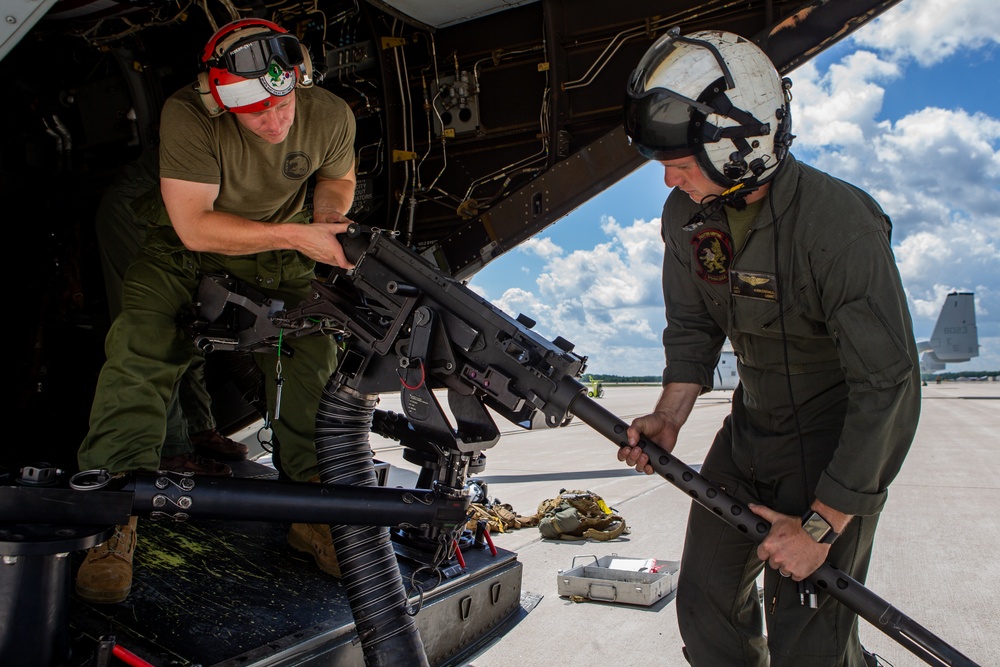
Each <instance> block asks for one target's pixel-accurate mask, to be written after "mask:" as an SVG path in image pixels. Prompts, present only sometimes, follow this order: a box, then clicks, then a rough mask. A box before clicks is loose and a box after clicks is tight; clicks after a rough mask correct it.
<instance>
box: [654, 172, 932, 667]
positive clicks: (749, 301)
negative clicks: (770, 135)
mask: <svg viewBox="0 0 1000 667" xmlns="http://www.w3.org/2000/svg"><path fill="white" fill-rule="evenodd" d="M699 208H700V207H699V206H698V205H697V204H695V203H694V202H692V201H691V200H690V198H688V197H687V195H685V194H684V193H683V192H680V191H676V190H675V191H674V192H673V193H672V194H671V195H670V197H669V198H668V199H667V202H666V204H665V206H664V210H663V216H662V221H663V237H664V241H665V243H666V251H665V255H664V269H663V289H664V296H665V302H666V315H667V327H666V328H665V329H664V333H663V341H664V350H665V356H666V367H665V369H664V372H663V382H664V384H668V383H671V382H685V383H695V384H700V385H702V386H703V387H704V390H705V391H707V390H709V389H711V387H712V376H713V371H714V369H715V366H716V365H717V363H718V360H719V356H720V351H721V348H722V345H723V343H724V341H725V339H726V338H727V337H728V338H729V340H730V342H731V343H732V346H733V350H734V352H735V353H736V357H737V361H738V369H739V374H740V386H739V388H737V390H736V391H735V392H734V394H733V407H732V412H731V414H730V415H728V416H727V417H726V419H725V422H724V424H723V427H722V429H721V430H720V431H719V433H718V434H717V436H716V438H715V441H714V443H713V445H712V448H711V450H710V451H709V454H708V455H707V457H706V459H705V462H704V464H703V467H702V473H703V474H704V475H705V476H706V477H707V478H709V479H711V480H713V481H715V482H717V483H719V484H720V485H722V486H723V487H725V488H726V490H727V491H728V492H729V493H731V494H732V495H734V496H735V497H737V498H738V499H740V500H742V501H744V502H756V503H761V504H764V505H767V506H769V507H771V508H773V509H775V510H777V511H779V512H782V513H785V514H790V515H796V516H801V515H803V514H804V513H805V511H806V509H807V508H808V507H809V505H810V503H811V502H812V501H813V499H814V498H819V499H820V500H821V501H823V502H824V503H826V504H827V505H829V506H831V507H833V508H834V509H837V510H839V511H842V512H845V513H849V514H854V515H856V516H855V518H854V519H853V520H852V521H851V523H850V524H849V526H848V529H847V530H846V531H845V533H844V534H843V535H841V537H840V538H839V539H838V540H837V541H836V542H835V543H834V544H833V546H832V548H831V550H830V554H829V561H830V562H832V563H833V564H834V565H835V566H836V567H838V568H840V569H841V570H843V571H845V572H847V573H849V574H850V575H851V576H852V577H854V578H855V579H857V580H858V581H861V582H863V581H864V580H865V575H866V574H867V569H868V562H869V558H870V555H871V547H872V541H873V539H874V534H875V525H876V524H877V519H878V513H879V511H880V510H881V508H882V506H883V505H884V503H885V499H886V493H887V491H886V489H887V487H888V485H889V483H890V482H891V481H892V480H893V478H894V477H895V475H896V473H897V472H898V471H899V468H900V465H901V464H902V462H903V459H904V457H905V455H906V453H907V451H908V449H909V446H910V443H911V441H912V438H913V434H914V432H915V430H916V426H917V419H918V416H919V410H920V394H919V392H920V381H919V363H918V360H917V352H916V345H915V342H914V339H913V329H912V324H911V321H910V316H909V312H908V310H907V305H906V296H905V294H904V292H903V289H902V285H901V283H900V279H899V275H898V271H897V269H896V265H895V260H894V258H893V255H892V249H891V246H890V241H889V236H890V231H891V225H890V222H889V219H888V217H887V216H885V214H884V213H883V212H882V210H881V209H880V208H879V206H878V204H877V203H875V202H874V201H873V200H872V199H871V197H869V196H868V195H867V194H865V193H864V192H862V191H861V190H859V189H857V188H855V187H853V186H851V185H849V184H847V183H844V182H842V181H839V180H837V179H835V178H832V177H830V176H828V175H827V174H824V173H822V172H820V171H817V170H815V169H813V168H810V167H808V166H806V165H802V164H800V163H798V162H797V161H796V160H795V159H794V158H793V157H792V156H790V155H789V156H788V157H787V158H786V159H785V160H784V162H783V164H782V166H781V167H780V169H779V172H778V173H777V175H776V176H775V178H774V179H773V181H772V183H771V189H770V191H769V193H768V194H767V195H766V198H765V199H764V205H763V206H762V207H761V209H760V212H759V213H758V215H757V217H756V219H755V220H754V221H753V223H752V224H751V226H750V231H749V232H748V233H747V236H746V239H745V241H744V243H743V244H742V247H740V248H739V249H738V250H737V251H734V250H733V248H732V245H733V244H732V241H731V236H730V232H729V227H728V223H727V220H726V217H725V215H724V214H722V213H720V214H718V215H716V216H715V217H713V218H711V219H709V220H707V221H705V222H704V224H702V225H699V226H697V227H694V228H693V229H688V230H685V229H684V227H685V226H688V223H689V221H690V220H691V219H692V217H693V216H694V215H695V213H696V211H698V210H699ZM776 257H777V258H778V265H777V266H776V265H775V258H776ZM786 369H787V373H786ZM793 397H794V398H793ZM803 471H805V479H803ZM756 546H757V545H756V544H755V543H753V542H751V541H749V540H747V539H745V538H744V537H743V536H742V535H741V534H740V533H738V531H735V530H733V529H732V528H731V527H729V526H728V525H727V524H725V523H724V522H722V521H720V520H719V519H718V518H717V517H715V516H714V515H712V513H711V512H710V511H708V510H705V509H704V508H702V507H701V506H700V505H698V504H696V503H695V504H692V509H691V513H690V518H689V522H688V530H687V536H686V540H685V547H684V555H683V560H682V563H681V568H680V575H679V576H680V579H679V583H678V593H677V615H678V623H679V626H680V629H681V636H682V637H683V639H684V641H685V644H686V648H687V651H688V654H689V655H690V658H691V660H692V662H693V664H695V665H710V666H714V665H755V666H757V665H761V666H762V665H767V664H768V660H770V664H771V665H772V666H775V667H777V666H780V665H796V666H801V665H806V666H808V665H817V666H820V665H822V666H824V667H826V666H830V665H849V666H852V667H853V666H855V665H858V666H860V665H862V664H863V662H862V657H861V651H860V643H859V641H858V630H857V617H856V615H855V614H853V612H850V611H848V610H847V609H846V608H845V607H844V606H843V605H841V604H840V603H839V602H837V601H835V600H833V599H832V598H830V597H829V596H826V595H822V594H821V595H820V600H821V603H820V605H819V608H818V609H815V610H813V609H810V608H808V607H803V606H800V604H799V598H798V591H797V590H796V584H795V583H794V582H793V581H792V580H790V579H782V578H781V577H779V576H778V574H777V573H776V572H775V571H773V570H771V568H766V569H765V575H764V588H765V590H764V616H765V620H766V622H767V642H766V644H765V641H764V639H763V637H762V635H761V608H760V604H759V603H758V592H757V586H756V583H755V580H756V578H757V576H758V575H759V574H760V572H761V570H762V569H763V568H764V563H762V562H761V561H760V560H759V559H758V558H757V555H756ZM768 654H770V655H768Z"/></svg>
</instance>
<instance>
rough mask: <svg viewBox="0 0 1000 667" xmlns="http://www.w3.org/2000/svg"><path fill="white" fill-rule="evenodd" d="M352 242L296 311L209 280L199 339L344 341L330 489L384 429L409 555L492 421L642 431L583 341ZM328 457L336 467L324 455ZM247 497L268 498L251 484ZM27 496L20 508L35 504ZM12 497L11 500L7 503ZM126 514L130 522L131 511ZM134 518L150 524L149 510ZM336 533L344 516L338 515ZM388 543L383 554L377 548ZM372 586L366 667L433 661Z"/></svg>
mask: <svg viewBox="0 0 1000 667" xmlns="http://www.w3.org/2000/svg"><path fill="white" fill-rule="evenodd" d="M343 244H344V248H345V252H346V253H347V256H348V258H350V259H351V261H353V262H354V263H355V266H354V268H353V269H351V270H350V271H346V272H344V271H337V272H336V273H335V275H334V276H333V277H332V279H330V280H328V281H325V282H320V281H316V282H315V283H314V285H313V287H314V292H313V293H312V295H311V298H309V299H308V300H307V301H305V302H303V303H302V304H299V305H297V306H296V307H294V308H291V309H286V308H285V307H284V304H282V303H277V302H271V301H268V300H267V299H264V298H262V297H261V296H260V295H258V294H255V293H254V291H253V290H252V289H251V288H249V287H247V286H245V285H242V284H238V283H236V282H235V281H233V280H232V279H231V278H229V277H228V276H219V275H216V276H206V277H205V278H204V280H203V282H202V285H201V288H200V290H199V294H198V296H197V303H196V304H194V307H193V309H192V316H191V318H190V320H189V322H188V323H187V326H188V328H189V329H190V330H191V331H192V333H193V334H194V336H195V343H196V344H197V345H199V346H200V347H201V348H203V349H204V350H206V351H215V350H233V351H238V350H249V351H264V350H268V349H272V350H273V351H275V352H276V353H277V354H278V355H279V359H280V355H289V354H294V341H295V339H296V338H298V337H300V336H305V335H313V334H316V333H320V332H325V333H334V334H336V335H338V336H340V337H341V338H342V340H343V343H344V354H343V355H342V359H341V362H340V364H339V366H338V369H337V371H336V372H335V373H334V375H333V376H332V377H331V379H330V382H329V383H328V385H327V388H326V390H325V392H324V397H323V399H322V400H321V403H320V411H319V415H318V416H317V458H318V460H319V469H320V477H321V480H322V481H323V482H324V484H330V483H332V482H333V481H334V480H337V481H341V480H346V481H345V483H347V484H353V485H361V486H364V485H366V484H369V485H370V483H369V482H368V481H366V480H367V477H366V476H368V473H369V471H368V470H367V469H366V468H365V467H364V465H359V466H356V467H354V468H353V469H352V467H351V466H350V465H348V466H346V469H345V466H344V465H342V464H341V463H338V462H335V461H334V460H333V459H334V458H336V459H337V460H338V461H339V460H342V459H343V458H344V456H343V455H344V453H345V452H346V453H347V454H348V455H351V456H353V455H354V454H356V453H357V452H358V451H359V450H360V449H367V447H368V443H367V432H368V431H369V430H375V431H377V432H381V433H383V434H385V435H387V436H388V437H391V438H394V439H397V440H400V441H401V442H402V443H403V444H404V445H405V446H406V447H407V448H408V452H407V455H406V458H407V460H408V461H411V462H415V463H418V464H419V465H420V466H421V467H422V472H421V475H420V478H419V480H418V484H417V486H418V487H419V488H420V489H426V490H428V491H429V493H427V494H426V497H424V498H422V499H420V502H423V503H425V504H426V505H428V507H427V508H426V511H425V512H424V514H423V515H422V517H421V519H420V520H418V521H411V522H408V523H407V524H406V525H405V526H403V527H401V528H400V527H397V528H396V530H397V533H396V534H395V535H393V538H394V539H395V541H396V542H397V545H402V547H403V548H404V549H412V550H413V552H414V553H417V554H419V553H433V554H434V555H433V557H432V558H430V559H429V560H431V561H432V562H434V563H440V562H441V559H442V556H443V555H447V552H448V550H449V549H450V547H451V545H452V544H453V543H454V542H453V536H454V534H455V531H456V529H457V527H458V525H459V524H458V522H457V521H456V517H457V513H456V511H455V510H456V509H461V508H464V507H465V506H466V505H467V492H466V491H465V482H466V477H467V476H468V474H469V473H470V472H475V471H477V470H479V469H482V467H483V465H484V464H483V461H484V457H485V455H484V453H483V452H484V451H485V450H487V449H489V448H490V447H492V446H493V445H495V444H496V443H497V441H498V440H499V431H498V429H497V427H496V424H495V423H494V421H493V418H492V416H491V414H490V410H492V411H493V412H495V413H496V414H499V415H500V416H502V417H503V418H505V419H507V420H508V421H510V422H512V423H514V424H517V425H519V426H522V427H523V428H542V427H548V428H554V427H559V426H562V425H565V424H566V423H568V422H569V421H570V420H571V419H572V418H573V417H577V418H579V419H580V420H581V421H583V422H584V423H586V424H588V425H589V426H591V427H592V428H593V429H595V430H596V431H597V432H598V433H600V434H601V435H603V436H605V437H606V438H608V439H609V440H610V441H611V442H613V443H615V444H616V445H618V446H619V447H621V446H624V445H625V444H626V436H625V431H626V429H627V424H625V423H624V422H623V421H622V420H620V419H619V418H617V417H616V416H615V415H613V414H612V413H610V412H608V411H607V410H605V409H604V408H602V407H601V406H600V405H598V403H597V402H596V401H595V400H594V399H592V398H589V397H588V396H587V388H586V386H585V385H584V384H582V383H581V382H580V380H579V378H580V377H581V375H582V373H583V371H584V369H585V367H586V361H587V359H586V357H583V356H580V355H578V354H576V353H575V352H574V351H573V345H572V344H571V343H569V342H568V341H566V340H564V339H562V338H557V339H555V340H554V341H549V340H547V339H546V338H544V337H542V336H540V335H538V334H536V333H535V332H534V331H533V330H532V327H533V326H534V323H533V322H532V321H531V320H530V319H529V318H527V317H524V316H518V317H517V318H512V317H510V316H508V315H507V314H505V313H504V312H502V311H500V310H499V309H497V308H496V307H494V306H493V305H492V304H490V303H489V302H488V301H486V300H485V299H483V298H481V297H479V296H478V295H476V294H475V293H474V292H473V291H472V290H470V289H468V288H467V287H466V286H465V285H463V284H461V283H460V282H458V281H456V280H454V279H452V278H451V277H449V276H447V275H445V274H443V273H442V272H440V271H439V270H438V269H437V268H435V267H434V266H433V265H432V264H431V263H430V262H429V261H428V260H427V259H426V258H424V257H422V256H420V255H419V254H417V253H415V252H414V251H412V250H411V249H409V248H407V247H406V246H404V245H402V244H401V243H399V242H397V241H396V240H395V238H394V236H393V235H392V234H391V233H387V232H383V231H380V230H377V229H366V228H363V227H361V226H360V225H353V226H352V227H351V229H350V231H349V234H348V235H347V236H346V237H345V238H344V239H343ZM436 389H441V390H445V391H446V393H447V399H448V404H449V408H450V412H451V418H452V421H449V418H448V416H447V415H446V413H445V410H444V409H443V407H442V406H441V405H440V403H439V402H438V400H437V396H436V394H435V390H436ZM397 391H398V392H400V394H401V399H402V400H401V404H402V406H403V411H404V413H405V415H395V414H393V413H385V412H380V411H377V410H375V405H376V403H377V395H378V394H380V393H390V392H391V393H394V392H397ZM362 436H363V437H362ZM639 444H640V446H641V447H642V448H644V449H645V451H646V452H647V453H648V454H649V455H650V463H651V465H652V467H653V469H654V470H655V471H656V472H657V473H658V474H659V475H661V476H662V477H664V478H665V479H666V480H667V481H669V482H670V483H671V484H673V485H674V486H676V487H677V488H679V489H681V490H682V491H683V492H685V493H686V494H687V495H689V496H690V497H691V498H692V500H694V501H695V502H698V503H700V504H701V505H703V506H705V507H706V508H708V509H709V510H711V511H712V512H713V513H714V514H716V515H717V516H718V517H719V518H720V519H722V520H724V521H726V522H727V523H729V524H730V525H731V526H732V527H734V528H735V529H737V530H739V531H740V532H741V533H743V534H744V535H746V537H747V538H748V539H750V540H752V541H754V542H758V543H759V542H761V541H763V539H764V538H765V537H766V535H767V533H768V531H769V530H770V525H769V524H768V522H766V521H764V520H762V519H760V518H759V517H757V516H756V515H754V514H753V513H752V512H751V511H750V510H749V508H748V507H746V505H744V504H743V503H741V502H740V501H738V500H736V499H735V498H733V497H731V496H729V495H728V494H727V493H726V492H725V491H724V490H723V489H722V488H721V487H719V486H717V485H716V484H714V483H712V482H710V481H708V480H707V479H705V478H704V477H702V476H701V475H700V474H699V473H698V472H697V471H695V470H694V469H693V468H691V467H689V466H687V465H686V464H684V463H683V462H682V461H680V460H678V459H677V458H676V457H674V456H673V455H672V454H669V453H667V452H665V451H663V450H662V449H660V448H659V447H657V446H656V445H654V444H653V443H651V442H648V441H646V440H641V441H640V443H639ZM328 450H334V451H335V454H334V455H328V454H325V453H324V452H327V451H328ZM369 459H370V451H369ZM345 470H346V474H345ZM158 483H159V482H158V481H157V479H155V478H146V477H145V476H141V475H140V476H138V477H137V478H136V480H135V482H134V484H133V486H132V487H130V488H131V489H132V491H131V493H133V494H134V495H135V496H136V497H139V496H142V497H145V496H150V497H151V498H155V497H157V492H156V490H155V489H154V488H151V487H150V485H152V486H153V487H155V486H156V485H157V484H158ZM209 486H210V487H218V488H219V489H221V490H222V495H221V496H220V497H219V498H218V502H215V501H214V500H213V503H212V504H211V507H212V511H213V513H212V514H211V516H226V513H227V510H226V507H225V504H226V499H225V497H224V496H226V495H227V494H228V493H229V492H228V491H227V490H226V486H227V482H225V481H213V482H212V483H211V484H210V485H209ZM241 490H243V491H246V492H248V493H252V492H253V490H252V489H251V488H250V487H247V488H246V489H242V488H241ZM23 491H24V490H23V489H22V490H21V493H20V494H14V495H18V496H19V497H20V498H22V499H23V498H24V497H25V496H24V493H23ZM137 491H139V492H141V493H136V492H137ZM286 491H287V492H288V493H289V494H291V496H292V497H291V498H289V500H288V502H289V503H290V505H289V509H288V511H287V512H286V513H284V514H282V515H281V516H282V518H286V519H291V520H321V519H320V514H317V513H315V512H313V513H311V514H310V515H309V516H308V517H305V516H299V515H298V514H299V512H300V508H299V507H295V506H294V505H295V504H297V503H299V502H300V501H302V500H305V501H306V502H307V504H308V497H299V496H298V494H297V492H295V491H294V490H293V489H291V488H290V489H287V490H286ZM385 491H388V490H385ZM338 492H339V491H338ZM393 493H395V494H396V495H399V493H398V492H393ZM349 495H350V494H349V493H345V496H344V497H345V498H349ZM391 496H392V494H389V493H387V494H377V493H375V494H374V495H372V494H368V495H366V496H365V498H366V499H365V500H364V501H363V502H374V501H379V502H382V501H385V502H397V503H404V502H409V503H411V504H412V500H413V498H416V497H417V496H415V495H413V494H411V493H409V492H403V495H402V496H401V497H399V498H396V499H395V500H393V499H392V497H391ZM5 498H7V496H6V495H0V501H4V500H5ZM60 500H62V499H60ZM168 500H169V499H168ZM14 502H15V503H17V504H18V505H19V506H21V507H24V506H25V505H24V503H23V502H19V501H17V500H15V501H14ZM130 502H131V501H130ZM169 502H171V503H173V502H174V501H173V500H169ZM45 504H46V503H41V504H39V510H38V516H34V515H33V517H32V518H33V520H36V521H44V520H45V518H44V516H43V514H44V508H43V506H44V505H45ZM432 504H434V505H435V507H433V508H432V507H430V505H432ZM6 506H11V507H12V506H13V505H11V504H10V503H9V502H8V503H7V505H5V504H4V502H0V509H3V508H4V507H6ZM382 507H383V508H387V506H386V505H382ZM194 509H195V508H194V507H192V508H191V510H192V512H191V513H192V515H194V514H196V513H195V512H194V511H193V510H194ZM116 511H117V512H118V515H121V514H122V513H123V509H122V508H121V507H119V508H118V509H117V510H116ZM125 513H128V512H127V508H126V511H125ZM131 513H136V512H135V507H134V505H133V507H132V510H131ZM381 516H383V515H379V514H367V515H365V518H366V519H369V520H371V521H372V522H373V523H379V524H380V525H382V526H385V525H396V526H399V524H398V522H396V521H394V520H392V519H390V518H389V517H386V520H385V521H384V522H380V521H379V519H380V518H381ZM109 518H110V517H109ZM322 520H330V521H331V522H333V521H336V520H337V519H336V516H334V515H330V516H326V515H324V516H323V519H322ZM353 523H355V524H357V523H364V520H360V521H354V522H353ZM372 530H374V531H376V532H365V531H364V530H360V529H354V527H352V526H338V527H335V528H334V529H333V536H334V543H335V545H336V547H337V552H338V556H339V555H340V554H341V552H342V551H344V552H349V551H350V550H351V549H355V548H357V549H360V550H361V553H362V556H363V560H364V561H370V562H376V561H379V560H383V561H384V560H392V561H393V562H394V559H391V558H389V559H387V558H385V556H387V555H391V547H387V546H386V543H387V541H388V540H383V539H382V538H383V537H386V536H387V532H383V533H378V532H377V531H378V530H383V531H384V529H381V528H378V526H376V527H375V528H373V529H372ZM338 531H340V532H339V533H338ZM380 540H382V543H379V541H380ZM373 543H379V544H376V547H374V548H372V547H370V546H369V545H370V544H373ZM378 550H381V551H380V552H379V553H376V551H378ZM369 575H370V573H369ZM352 576H353V575H352V573H351V571H350V570H348V571H345V573H344V581H345V585H346V586H347V588H348V590H349V591H350V590H351V589H352ZM366 576H368V575H366ZM378 577H379V578H380V579H379V581H384V582H385V584H386V588H387V589H389V588H391V587H392V580H393V578H395V581H396V582H397V583H396V586H397V587H398V571H396V573H395V575H394V574H393V571H386V572H383V573H378ZM809 581H810V582H811V583H812V585H814V586H815V588H816V590H818V591H819V592H821V593H827V594H829V595H831V596H833V597H834V598H835V599H837V600H838V601H840V602H841V603H842V604H844V605H846V606H847V607H848V608H850V609H851V610H852V611H854V612H856V613H857V614H858V615H859V616H861V617H862V618H864V619H865V620H867V621H868V622H870V623H871V624H872V625H874V626H875V627H876V628H878V629H879V630H881V631H882V632H884V633H886V634H887V635H889V636H890V637H891V638H892V639H894V640H895V641H897V642H899V643H900V644H901V645H903V646H904V647H905V648H907V649H908V650H909V651H911V652H912V653H914V654H915V655H917V656H918V657H919V658H920V659H922V660H924V661H925V662H927V663H928V664H931V665H961V666H966V667H975V663H973V662H972V661H971V660H970V659H969V658H967V657H965V656H964V655H962V654H961V653H960V652H958V651H957V650H955V649H954V648H953V647H951V646H950V645H948V644H947V643H946V642H944V641H943V640H941V639H940V638H938V637H936V636H935V635H934V634H932V633H931V632H930V631H928V630H927V629H925V628H923V627H922V626H920V625H919V624H918V623H916V622H915V621H913V620H912V619H910V618H909V617H907V616H906V615H904V614H903V613H901V612H900V611H898V610H897V609H895V608H894V607H893V606H892V605H890V604H889V603H888V602H886V601H885V600H883V599H881V598H879V597H878V596H877V595H875V594H874V593H873V592H871V591H869V590H868V589H866V588H865V587H864V586H863V585H861V584H860V583H858V582H857V581H855V580H853V579H852V578H851V577H849V576H847V575H846V574H844V573H843V572H841V571H839V570H838V569H836V568H835V567H833V566H832V565H830V564H829V563H827V564H825V565H823V566H822V567H821V568H820V569H819V570H817V571H816V572H815V573H814V574H813V575H811V577H810V578H809ZM371 582H372V579H371V577H370V576H369V578H368V579H367V580H365V582H364V583H365V585H364V587H362V586H357V588H358V591H357V592H356V593H351V594H350V595H351V607H352V611H353V613H354V617H355V622H356V624H357V627H358V634H359V636H361V638H362V646H363V649H364V651H365V659H366V662H367V663H368V664H370V665H382V664H385V665H388V664H399V663H398V661H397V662H395V663H394V662H393V661H394V660H397V658H399V657H400V656H409V657H410V659H411V663H412V664H418V663H417V662H414V661H413V656H415V655H417V654H419V653H421V652H422V649H421V646H420V640H419V638H418V637H416V633H415V630H412V628H407V627H406V624H405V622H403V621H401V622H400V623H397V624H395V625H394V624H393V623H392V622H390V623H388V624H386V623H385V622H384V621H378V622H376V621H375V620H374V619H375V617H378V616H380V615H382V614H384V613H385V612H386V610H391V608H393V607H398V608H402V607H403V606H404V604H403V603H404V602H405V601H404V600H403V598H402V597H401V596H396V597H392V596H391V595H390V596H386V597H385V599H379V598H377V595H378V593H377V592H376V593H374V594H373V593H371V592H370V589H372V586H371ZM366 596H367V597H366ZM375 602H377V604H375ZM423 664H426V663H423Z"/></svg>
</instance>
